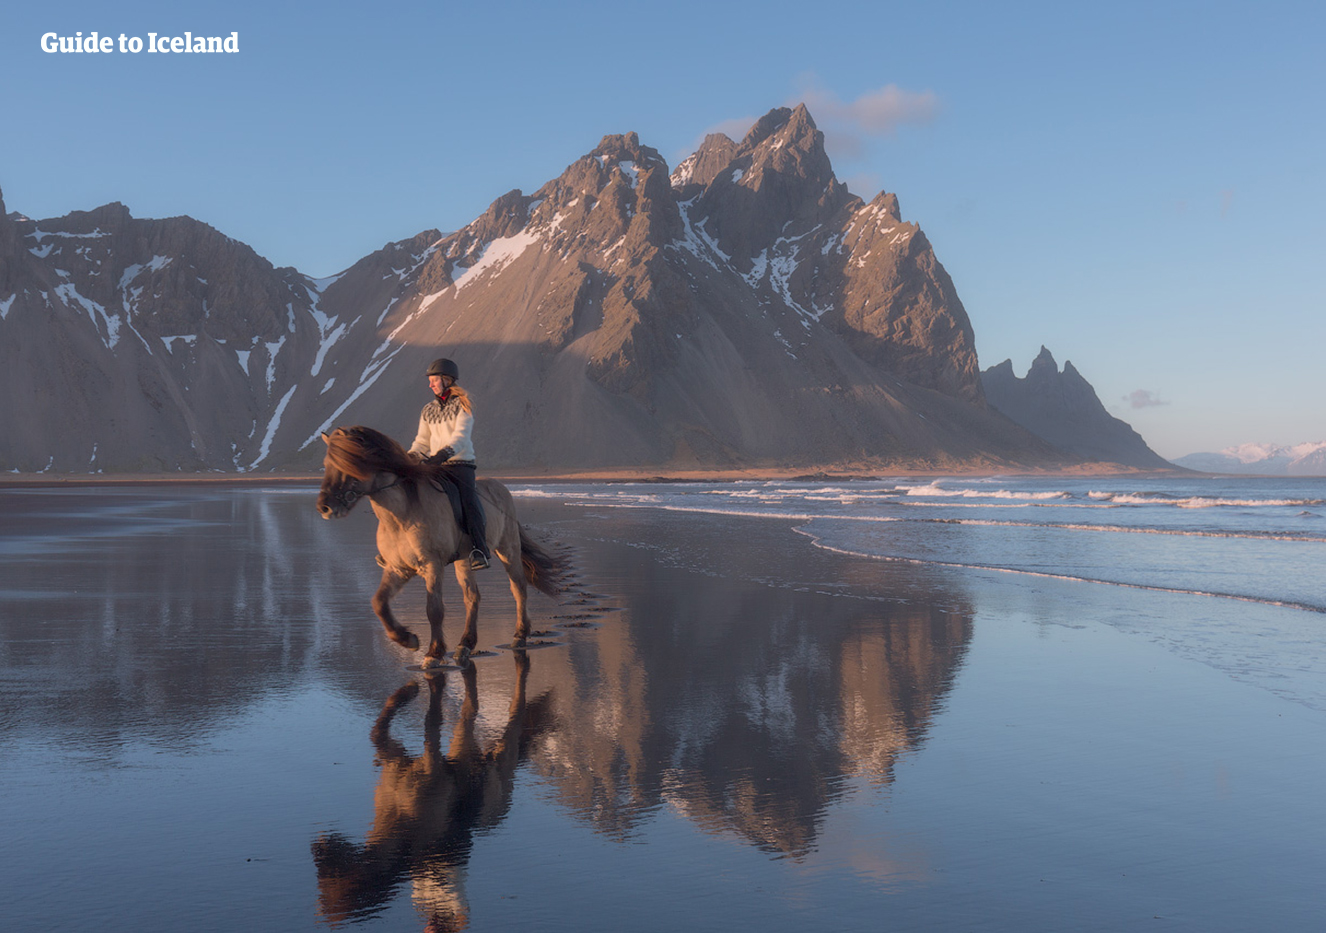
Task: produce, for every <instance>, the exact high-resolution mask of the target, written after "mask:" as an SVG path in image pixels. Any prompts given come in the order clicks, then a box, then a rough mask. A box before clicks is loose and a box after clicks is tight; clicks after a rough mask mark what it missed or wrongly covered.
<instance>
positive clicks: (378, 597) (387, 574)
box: [373, 568, 419, 651]
mask: <svg viewBox="0 0 1326 933" xmlns="http://www.w3.org/2000/svg"><path fill="white" fill-rule="evenodd" d="M413 576H414V572H413V571H396V570H392V569H390V568H388V569H386V570H383V571H382V582H381V583H379V584H378V591H377V592H376V593H374V594H373V611H374V612H375V613H377V617H378V619H380V620H381V621H382V627H383V628H384V629H386V630H387V637H388V638H390V639H391V640H392V641H394V642H395V643H396V644H398V645H401V646H403V647H405V648H409V649H410V650H411V651H413V650H416V649H418V647H419V636H418V635H416V634H414V632H411V631H409V630H407V629H404V628H402V627H401V626H400V623H398V622H397V621H396V615H395V613H393V612H392V611H391V601H392V599H394V598H395V597H396V594H397V593H399V592H400V591H401V587H403V586H405V584H407V583H409V582H410V578H411V577H413Z"/></svg>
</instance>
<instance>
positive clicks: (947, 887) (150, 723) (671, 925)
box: [0, 486, 1326, 931]
mask: <svg viewBox="0 0 1326 933" xmlns="http://www.w3.org/2000/svg"><path fill="white" fill-rule="evenodd" d="M518 504H519V506H520V509H521V512H522V516H523V518H524V520H525V521H526V522H527V523H528V524H530V525H531V526H532V527H533V528H534V530H535V531H536V533H537V534H538V535H540V536H542V537H545V538H546V539H549V540H555V541H558V542H561V543H564V544H565V545H567V546H568V547H569V548H570V549H571V552H572V554H573V555H574V560H575V563H576V566H577V569H578V574H579V579H578V583H577V585H576V587H575V588H573V589H572V590H571V591H570V592H568V593H567V594H566V596H565V597H564V598H563V599H562V600H561V601H560V602H554V601H552V600H549V599H546V598H544V597H538V598H536V599H535V600H534V602H533V609H534V614H535V627H536V629H538V630H539V631H540V632H542V633H543V634H542V635H540V636H539V638H537V639H536V641H537V642H539V643H540V644H543V645H545V646H544V647H538V648H536V649H534V650H530V651H528V652H526V653H523V654H520V653H513V652H510V651H507V650H504V649H502V648H501V647H499V646H500V645H501V644H502V643H503V642H505V641H507V640H508V639H509V636H510V634H511V628H512V602H511V599H510V596H509V595H508V594H506V593H505V587H504V586H503V585H502V581H501V577H500V574H499V572H498V571H496V570H495V569H494V570H489V571H485V572H484V574H483V575H482V583H483V588H484V603H483V617H482V623H481V631H480V647H481V648H482V649H485V651H484V653H483V655H482V656H481V657H479V658H478V660H477V661H476V663H475V664H474V665H473V666H472V668H471V670H470V671H469V672H467V673H462V672H459V671H447V672H444V673H442V674H440V675H436V676H433V677H431V678H426V677H425V676H424V675H423V674H422V673H419V672H416V671H413V670H411V669H410V668H411V665H412V664H414V663H416V662H417V656H415V655H413V654H411V653H409V652H406V651H404V650H403V649H400V648H398V647H396V646H394V645H391V644H388V643H387V642H386V641H385V640H384V639H383V638H382V636H381V634H380V630H379V628H378V625H377V623H376V621H375V620H374V619H373V617H372V613H371V611H370V610H369V606H368V601H369V597H370V596H371V594H372V590H373V588H374V586H375V584H376V580H377V573H378V571H377V568H376V567H374V566H373V564H372V554H373V545H372V534H373V524H374V523H373V521H372V519H371V517H370V516H369V514H368V512H367V510H366V509H362V510H361V511H359V512H356V513H355V514H353V515H351V516H350V517H349V518H347V519H345V520H343V521H340V522H324V521H322V520H321V519H319V518H318V517H317V516H316V514H315V513H314V511H313V508H312V491H311V489H309V488H307V487H298V486H295V487H284V488H282V487H271V488H251V487H230V488H223V487H218V488H202V489H200V488H197V487H196V486H189V487H179V486H172V487H160V486H154V487H152V488H137V487H126V488H116V489H104V488H100V489H56V490H48V489H22V490H10V491H0V514H2V515H4V518H5V532H4V535H3V537H0V745H2V746H3V748H4V751H5V754H4V755H3V756H2V757H0V786H2V787H3V788H4V794H3V802H0V825H3V826H4V827H5V835H6V837H7V840H8V842H7V845H6V847H5V849H4V853H3V855H0V927H3V928H4V929H6V930H39V929H41V930H44V929H51V928H60V927H73V926H78V927H88V928H92V929H99V930H121V929H123V930H139V929H156V928H162V929H164V928H188V929H190V930H234V929H239V928H247V929H251V930H301V929H326V928H327V926H328V925H329V924H333V923H335V924H347V925H350V924H353V925H356V926H363V927H366V928H375V929H391V930H396V929H422V928H424V926H425V924H428V923H432V924H433V926H434V928H437V929H440V928H444V927H445V926H446V924H448V923H449V924H451V925H452V926H455V925H456V924H458V923H461V922H465V923H468V927H467V928H468V929H472V930H502V929H515V928H518V927H523V928H528V929H533V930H587V929H588V930H612V929H639V930H674V929H677V928H691V929H696V930H719V929H732V928H759V929H765V930H773V931H777V930H805V929H833V930H880V929H890V930H957V929H962V930H1010V931H1011V930H1017V931H1026V930H1047V931H1049V930H1064V929H1074V930H1102V931H1104V930H1119V929H1128V928H1148V929H1158V930H1159V929H1164V930H1203V931H1209V930H1231V931H1233V930H1250V929H1275V930H1315V929H1317V928H1318V927H1319V923H1320V894H1319V883H1320V877H1321V876H1322V874H1323V870H1326V845H1323V843H1322V842H1321V840H1320V827H1321V826H1322V825H1326V821H1324V820H1323V817H1326V802H1324V801H1323V799H1322V795H1321V794H1320V787H1321V786H1322V784H1323V778H1326V741H1323V739H1326V713H1323V712H1322V711H1320V710H1315V709H1311V708H1308V707H1306V706H1303V705H1300V704H1296V703H1294V702H1292V701H1289V700H1286V699H1283V698H1280V697H1277V696H1274V695H1272V694H1271V693H1269V692H1267V691H1265V690H1261V689H1259V688H1257V687H1255V686H1251V685H1248V684H1244V683H1239V682H1236V681H1234V680H1232V679H1230V678H1229V677H1228V676H1227V675H1226V674H1223V673H1221V672H1219V671H1216V670H1214V669H1212V668H1209V667H1206V666H1204V665H1202V664H1200V663H1197V662H1195V661H1193V660H1191V659H1187V658H1184V657H1181V656H1179V655H1178V654H1176V653H1175V652H1173V651H1171V650H1168V649H1167V648H1166V647H1165V646H1164V645H1162V644H1158V643H1156V642H1154V641H1152V640H1150V639H1148V638H1146V637H1144V636H1141V635H1139V634H1137V633H1136V632H1135V631H1122V630H1120V629H1119V628H1118V627H1116V626H1114V625H1112V624H1111V622H1110V620H1111V617H1112V616H1113V615H1114V614H1116V613H1118V612H1120V611H1123V610H1124V609H1126V610H1127V611H1129V612H1131V613H1134V617H1135V614H1136V613H1139V612H1140V613H1147V612H1149V613H1151V614H1152V615H1153V616H1154V618H1155V624H1156V625H1158V626H1160V625H1163V624H1164V621H1165V618H1166V617H1167V616H1170V615H1172V614H1173V613H1176V612H1185V611H1186V612H1201V611H1202V609H1201V604H1200V602H1199V601H1198V600H1195V599H1188V600H1184V599H1177V598H1165V599H1161V598H1158V597H1156V596H1155V595H1154V594H1146V593H1133V592H1115V591H1107V590H1101V589H1100V588H1091V587H1086V586H1082V585H1074V584H1070V583H1066V582H1062V581H1053V580H1030V581H1029V580H1025V579H1013V580H1010V579H1008V578H999V577H997V576H996V575H983V574H980V573H970V572H957V571H948V570H942V569H931V568H926V567H918V566H913V565H906V566H904V565H890V564H884V563H880V562H876V561H870V560H866V559H860V558H852V557H847V556H844V555H840V554H833V553H829V552H825V551H821V550H817V549H815V548H814V547H813V546H812V545H811V544H810V543H809V541H808V540H807V539H806V538H804V537H802V536H800V535H797V534H795V533H794V532H793V531H792V529H791V527H790V525H789V524H788V523H786V522H782V521H772V520H762V519H752V518H721V519H720V518H716V517H706V516H699V515H695V514H678V513H653V512H648V511H637V510H632V511H625V510H596V509H593V508H580V507H567V506H564V505H561V504H560V503H558V502H556V501H544V500H540V501H534V500H529V499H525V500H520V501H519V502H518ZM447 594H448V599H447V606H448V612H449V614H450V615H449V618H450V619H451V622H452V625H451V627H450V628H449V636H450V637H451V639H452V640H453V641H454V639H455V633H456V632H457V631H458V627H457V626H456V624H455V623H456V622H457V621H458V617H459V611H458V610H459V605H460V604H459V599H458V595H457V592H456V588H455V586H454V583H452V584H449V587H448V591H447ZM398 611H399V613H400V615H401V618H402V620H403V621H405V622H406V623H407V624H408V625H409V626H410V627H411V628H412V629H413V630H415V631H416V632H419V633H421V634H422V633H423V632H425V631H426V625H425V624H424V622H423V609H422V589H421V588H419V587H418V586H417V585H412V586H411V587H410V588H408V589H407V590H406V591H405V593H404V594H403V595H402V598H401V599H400V601H399V604H398Z"/></svg>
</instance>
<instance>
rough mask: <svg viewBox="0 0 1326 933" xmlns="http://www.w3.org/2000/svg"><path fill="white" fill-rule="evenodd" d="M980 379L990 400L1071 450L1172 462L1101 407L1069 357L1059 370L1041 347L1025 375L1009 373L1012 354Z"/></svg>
mask: <svg viewBox="0 0 1326 933" xmlns="http://www.w3.org/2000/svg"><path fill="white" fill-rule="evenodd" d="M981 382H982V383H983V384H984V386H985V396H986V398H987V399H988V400H989V402H990V404H991V405H992V406H994V407H995V408H997V409H999V411H1001V412H1003V413H1004V414H1006V415H1008V417H1010V418H1012V419H1013V420H1014V421H1016V422H1017V423H1018V424H1020V425H1022V426H1023V427H1024V428H1026V429H1027V430H1029V431H1031V432H1033V433H1034V434H1036V435H1037V436H1038V437H1041V438H1044V439H1045V440H1047V441H1049V442H1050V443H1051V444H1053V445H1054V446H1056V447H1059V448H1062V449H1063V450H1066V451H1068V452H1069V453H1072V454H1076V455H1077V456H1079V457H1082V458H1084V459H1087V460H1103V461H1107V462H1110V463H1120V464H1123V465H1125V466H1132V467H1137V468H1139V469H1144V470H1158V469H1169V468H1170V466H1171V465H1170V463H1169V462H1168V461H1166V460H1165V459H1164V458H1162V457H1161V456H1160V455H1159V454H1157V453H1156V452H1155V451H1153V450H1152V449H1151V448H1150V447H1148V446H1147V445H1146V441H1144V440H1142V436H1141V435H1140V434H1138V433H1137V432H1136V431H1134V430H1133V429H1132V428H1131V427H1130V426H1129V425H1128V424H1127V422H1125V421H1121V420H1120V419H1118V418H1115V417H1114V416H1113V415H1111V414H1110V413H1109V412H1107V411H1106V410H1105V406H1104V405H1102V404H1101V401H1100V399H1099V398H1098V397H1097V395H1096V390H1095V389H1093V388H1092V387H1091V383H1089V382H1087V380H1086V379H1084V378H1083V377H1082V374H1081V373H1079V372H1078V371H1077V370H1076V369H1075V368H1074V367H1073V364H1072V363H1070V362H1065V363H1064V368H1063V372H1060V371H1059V366H1058V364H1057V363H1055V361H1054V356H1053V354H1051V353H1050V351H1049V350H1047V349H1045V347H1041V352H1040V353H1039V354H1038V355H1037V356H1036V359H1035V360H1033V361H1032V364H1031V368H1030V369H1029V370H1027V375H1026V376H1024V377H1023V378H1021V379H1019V378H1018V377H1017V376H1016V375H1014V374H1013V361H1012V360H1004V362H1002V363H1000V364H998V365H996V366H991V367H990V368H989V369H987V370H985V371H984V372H983V373H981Z"/></svg>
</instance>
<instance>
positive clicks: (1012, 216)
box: [0, 0, 1326, 457]
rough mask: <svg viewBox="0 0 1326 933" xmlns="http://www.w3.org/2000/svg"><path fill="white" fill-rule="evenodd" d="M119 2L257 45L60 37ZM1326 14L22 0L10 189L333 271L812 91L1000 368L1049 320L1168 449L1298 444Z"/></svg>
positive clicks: (817, 112)
mask: <svg viewBox="0 0 1326 933" xmlns="http://www.w3.org/2000/svg"><path fill="white" fill-rule="evenodd" d="M93 30H97V31H98V32H100V33H102V34H107V35H112V36H115V37H118V36H119V34H120V33H124V34H126V35H128V36H134V35H137V36H142V37H146V36H147V34H148V33H149V32H156V33H158V34H163V35H165V34H169V35H178V34H181V33H183V32H185V31H186V30H187V31H190V32H193V33H195V34H207V35H213V34H220V35H229V34H230V33H231V32H238V33H239V46H240V52H239V53H238V54H236V55H214V56H194V55H180V56H166V55H151V54H148V53H146V52H143V53H140V54H138V55H131V54H119V53H114V54H111V55H87V54H84V55H60V54H47V53H44V52H43V51H42V50H41V48H40V40H41V36H42V34H43V33H46V32H58V33H60V34H62V35H72V34H74V33H75V32H78V31H81V32H83V34H84V35H87V34H88V33H90V32H91V31H93ZM1323 36H1326V5H1323V4H1320V3H1276V2H1262V3H1187V2H1172V3H1166V2H1151V3H1132V2H1113V3H1109V4H1084V3H1081V4H1065V3H1062V2H1057V3H1031V2H1025V3H993V2H990V3H978V2H950V3H942V2H941V3H925V4H918V3H906V4H894V3H888V2H874V3H864V2H858V3H839V2H833V0H820V2H799V3H783V2H778V0H764V2H759V3H754V2H733V3H723V2H713V0H710V2H705V3H696V2H689V0H688V2H680V3H671V4H668V5H657V6H644V5H633V4H623V3H576V2H562V3H557V4H553V3H505V4H493V5H484V6H482V7H481V6H480V5H478V4H460V3H449V2H448V3H423V2H410V0H404V2H400V3H396V4H391V5H385V6H382V7H379V8H377V9H374V10H373V11H371V12H369V11H368V9H367V6H366V5H364V4H359V3H337V2H324V3H319V4H279V3H271V2H267V3H250V2H233V3H228V4H224V5H222V4H207V5H203V4H189V3H184V2H173V3H164V2H159V3H118V4H108V3H104V2H103V3H92V2H87V0H73V2H67V3H63V4H59V5H47V8H46V9H44V10H43V9H39V8H37V6H36V5H27V8H16V5H14V4H10V5H8V6H7V7H6V9H5V11H4V12H3V13H0V80H3V86H4V87H5V88H7V89H8V93H7V94H6V106H5V112H4V126H5V130H6V132H5V134H4V135H5V144H4V145H3V147H0V188H3V191H4V197H5V202H6V205H7V209H8V210H18V211H22V212H23V213H25V214H28V215H29V216H32V217H38V218H40V217H51V216H58V215H62V214H65V213H67V212H69V211H71V210H86V209H90V208H92V207H95V206H97V205H100V204H103V203H106V202H108V201H122V202H123V203H125V204H126V205H128V206H129V208H130V210H131V211H132V212H133V213H134V215H135V216H138V217H167V216H174V215H178V214H189V215H191V216H193V217H196V218H198V219H199V220H203V221H205V222H207V223H209V224H211V225H212V226H214V227H216V228H217V229H219V230H221V231H222V232H224V233H226V234H228V235H229V236H232V237H234V238H236V239H238V240H241V241H243V242H246V243H248V244H250V245H251V246H253V247H254V248H255V249H256V250H257V251H258V252H259V253H261V254H262V255H263V256H265V257H267V258H268V259H269V260H271V261H272V262H273V263H275V264H276V265H293V266H295V267H297V268H299V269H300V270H301V271H303V272H306V273H308V274H310V275H314V276H323V275H328V274H331V273H334V272H337V271H339V270H341V269H342V268H344V267H346V266H348V265H349V264H351V263H352V262H354V261H355V260H357V259H359V258H360V257H361V256H363V255H365V254H367V253H369V252H372V251H373V250H375V249H378V248H380V247H381V246H382V245H383V244H384V243H387V242H389V241H392V240H398V239H403V238H405V237H408V236H412V235H413V234H415V233H417V232H419V231H421V230H425V229H428V228H430V227H436V228H439V229H441V230H452V229H456V228H458V227H460V226H463V225H464V224H466V223H468V222H469V221H470V220H472V219H474V217H475V216H477V215H478V214H479V213H481V212H482V211H483V210H484V209H485V208H486V207H487V205H488V204H489V203H490V202H491V201H492V200H493V199H495V198H496V197H498V196H499V195H501V194H502V193H504V192H506V191H508V190H510V189H511V188H521V189H523V190H525V191H527V192H528V191H533V190H534V189H536V188H538V187H539V186H540V185H542V184H543V182H545V181H547V180H548V179H550V178H552V177H554V176H556V175H558V174H560V173H561V171H562V170H563V169H564V168H565V167H566V166H567V165H568V164H569V163H570V162H572V161H574V160H575V159H576V158H578V157H579V156H581V155H583V154H584V153H586V152H588V151H589V150H590V149H592V148H593V147H594V146H595V145H596V144H597V143H598V141H599V139H600V138H601V137H602V136H603V135H604V134H607V133H622V132H629V131H635V132H637V133H639V135H640V138H641V141H642V142H644V143H645V144H646V145H651V146H653V147H654V148H656V149H658V150H659V151H660V152H661V153H662V154H663V156H664V157H665V158H666V159H667V160H668V162H669V163H670V164H672V165H675V164H676V163H677V161H679V160H680V159H681V158H682V157H684V156H685V155H686V154H687V153H689V152H690V151H691V149H692V148H693V147H694V145H695V144H696V143H697V142H698V140H699V139H700V138H701V137H702V136H703V135H704V133H706V132H708V131H710V130H713V129H715V128H723V129H727V130H729V131H730V132H729V135H739V134H740V132H741V129H740V128H744V126H745V125H747V124H748V123H749V121H751V120H753V119H754V118H756V117H758V116H759V115H761V114H763V113H764V112H766V111H767V110H769V109H771V108H773V107H777V106H782V105H785V104H789V103H793V102H796V101H805V102H806V103H807V104H808V106H809V107H810V109H811V113H812V115H813V116H814V117H815V119H816V121H817V123H818V124H819V126H820V128H821V129H823V130H824V131H825V133H826V137H827V147H828V150H829V154H830V156H831V158H832V159H833V162H834V167H835V170H836V172H837V174H838V176H839V177H840V178H841V179H843V180H844V181H846V182H847V184H848V186H849V187H850V188H851V189H852V190H853V191H854V192H856V193H857V194H860V195H861V196H863V197H865V198H867V199H868V198H870V197H871V196H873V195H874V194H875V193H876V192H877V191H878V190H880V189H881V188H882V189H884V190H888V191H892V192H894V193H896V194H897V195H898V197H899V200H900V202H901V205H902V211H903V217H904V219H907V220H910V221H914V222H916V223H919V224H920V225H921V227H922V229H923V230H925V232H926V234H927V236H928V237H929V238H930V240H931V242H932V243H933V244H934V247H935V251H936V253H937V254H938V256H939V259H940V261H941V262H943V264H944V266H945V268H947V269H948V271H949V274H950V275H951V276H952V277H953V280H954V282H955V284H956V286H957V289H958V293H959V295H960V296H961V297H962V300H963V303H964V304H965V306H966V308H967V312H968V314H969V315H970V317H971V319H972V323H973V326H974V327H975V330H976V342H977V349H978V351H979V353H980V358H981V365H982V366H990V365H993V364H995V363H998V362H1000V361H1002V360H1004V359H1008V358H1011V359H1012V360H1013V364H1014V369H1015V371H1016V372H1017V373H1018V374H1019V375H1021V374H1023V373H1024V372H1025V370H1026V369H1027V367H1028V366H1029V365H1030V362H1031V360H1032V358H1033V357H1034V356H1035V355H1036V353H1037V352H1038V351H1039V349H1040V347H1041V345H1042V344H1044V345H1045V346H1048V347H1049V348H1050V350H1051V351H1052V352H1053V353H1054V355H1055V357H1056V359H1057V360H1058V361H1059V362H1060V364H1062V363H1063V362H1064V361H1065V360H1071V361H1072V362H1073V364H1074V365H1075V366H1076V367H1077V368H1078V369H1079V370H1080V371H1081V372H1082V373H1083V375H1085V376H1086V378H1087V379H1088V380H1089V381H1091V383H1092V384H1093V385H1094V386H1095V387H1096V390H1097V393H1098V394H1099V395H1100V397H1101V400H1102V401H1103V402H1104V403H1105V404H1106V406H1107V407H1108V408H1109V409H1110V410H1111V412H1112V413H1114V414H1116V415H1118V416H1119V417H1122V418H1123V419H1124V420H1126V421H1128V422H1129V423H1130V424H1132V425H1133V426H1134V427H1135V428H1136V429H1137V430H1138V431H1140V432H1141V433H1142V435H1143V436H1144V437H1145V438H1146V439H1147V441H1148V442H1149V443H1150V444H1151V446H1152V447H1153V448H1155V449H1156V450H1157V451H1158V452H1159V453H1161V454H1162V455H1165V456H1171V457H1173V456H1181V455H1183V454H1186V453H1192V452H1195V451H1199V450H1216V449H1220V448H1222V447H1226V446H1230V445H1233V444H1239V443H1246V442H1257V443H1277V444H1295V443H1300V442H1304V441H1319V440H1326V405H1324V404H1323V402H1322V398H1323V397H1326V393H1324V392H1323V381H1324V380H1323V372H1326V369H1323V366H1322V363H1321V359H1322V349H1323V346H1326V284H1324V283H1323V279H1324V278H1326V120H1324V119H1323V116H1324V115H1326V55H1323V54H1322V51H1321V45H1322V41H1323ZM1135 402H1140V403H1143V404H1141V406H1140V407H1135Z"/></svg>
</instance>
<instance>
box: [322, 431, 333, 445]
mask: <svg viewBox="0 0 1326 933" xmlns="http://www.w3.org/2000/svg"><path fill="white" fill-rule="evenodd" d="M322 442H323V443H324V444H326V445H327V446H328V447H330V446H331V438H330V437H328V436H327V432H326V431H323V432H322Z"/></svg>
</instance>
